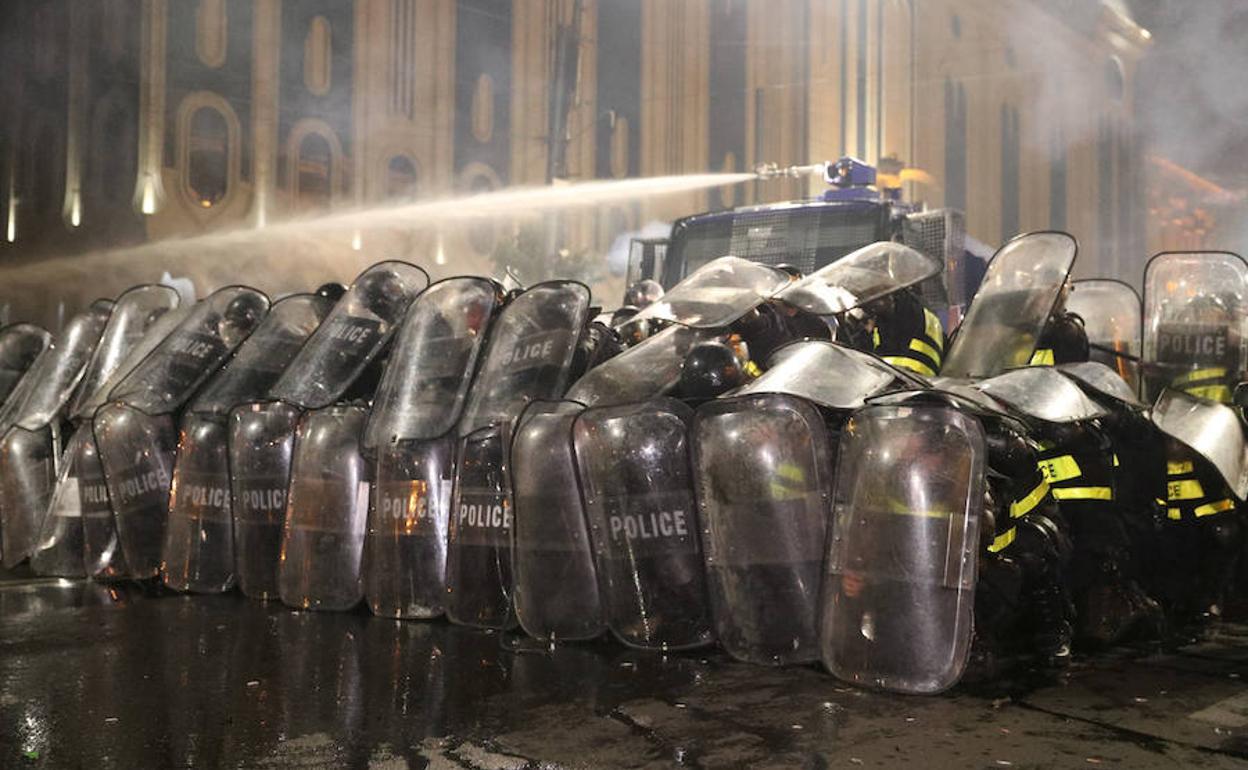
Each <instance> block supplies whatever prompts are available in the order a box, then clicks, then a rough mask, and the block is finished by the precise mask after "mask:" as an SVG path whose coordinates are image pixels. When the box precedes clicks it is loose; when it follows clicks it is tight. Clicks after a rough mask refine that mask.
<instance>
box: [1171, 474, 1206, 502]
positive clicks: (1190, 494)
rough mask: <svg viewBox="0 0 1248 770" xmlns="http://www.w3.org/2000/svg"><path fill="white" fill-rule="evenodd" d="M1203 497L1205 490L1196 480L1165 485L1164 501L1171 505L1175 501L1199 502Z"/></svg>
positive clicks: (1185, 480)
mask: <svg viewBox="0 0 1248 770" xmlns="http://www.w3.org/2000/svg"><path fill="white" fill-rule="evenodd" d="M1204 496H1205V488H1204V487H1202V486H1201V485H1200V482H1199V481H1197V480H1196V479H1182V480H1180V481H1170V482H1167V483H1166V499H1167V500H1169V501H1170V502H1172V503H1173V502H1174V501H1175V500H1199V499H1200V498H1202V497H1204Z"/></svg>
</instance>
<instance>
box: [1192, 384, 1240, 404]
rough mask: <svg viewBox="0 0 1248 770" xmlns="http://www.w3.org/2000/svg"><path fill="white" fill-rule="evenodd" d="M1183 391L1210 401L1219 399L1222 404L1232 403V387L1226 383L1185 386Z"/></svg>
mask: <svg viewBox="0 0 1248 770" xmlns="http://www.w3.org/2000/svg"><path fill="white" fill-rule="evenodd" d="M1183 391H1184V392H1185V393H1187V394H1188V395H1192V396H1195V397H1197V398H1203V399H1207V400H1209V401H1217V402H1218V403H1220V404H1229V403H1231V389H1230V387H1228V386H1226V385H1201V386H1198V387H1187V388H1183Z"/></svg>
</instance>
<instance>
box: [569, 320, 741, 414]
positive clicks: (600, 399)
mask: <svg viewBox="0 0 1248 770" xmlns="http://www.w3.org/2000/svg"><path fill="white" fill-rule="evenodd" d="M719 336H720V335H719V334H717V333H716V332H715V331H712V330H709V329H691V328H689V327H686V326H680V325H673V326H669V327H667V328H666V329H664V330H662V331H660V332H659V333H658V334H655V335H652V336H650V337H647V338H646V339H644V340H642V341H641V342H639V343H637V344H636V345H633V346H632V347H630V348H627V349H625V350H624V352H622V353H620V354H619V355H616V356H613V357H612V358H609V359H607V360H606V361H604V362H603V363H601V364H599V365H598V366H595V367H594V368H593V369H590V370H589V371H588V372H586V373H585V375H584V376H582V377H581V378H580V379H579V380H577V381H576V382H575V383H573V385H572V387H571V388H569V389H568V394H567V396H565V398H566V399H567V400H568V401H576V402H579V403H582V404H585V405H586V406H613V405H615V404H628V403H633V402H636V401H644V400H646V399H648V398H654V397H656V396H662V395H665V394H667V393H669V392H671V391H672V389H674V388H675V387H676V385H677V383H679V382H680V370H681V367H683V366H684V363H685V356H686V355H688V353H689V351H690V350H691V349H692V348H693V346H694V345H697V344H698V343H700V342H707V341H709V340H713V339H718V338H719Z"/></svg>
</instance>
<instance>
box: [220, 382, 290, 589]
mask: <svg viewBox="0 0 1248 770" xmlns="http://www.w3.org/2000/svg"><path fill="white" fill-rule="evenodd" d="M299 415H300V411H299V410H298V409H297V408H296V407H293V406H291V405H289V404H283V403H281V402H271V403H262V404H247V405H245V406H241V407H238V408H236V409H235V410H234V411H233V412H232V413H231V414H230V435H229V467H230V492H231V500H232V504H233V515H234V570H235V573H236V577H237V579H238V587H239V588H240V589H242V592H243V594H244V595H246V596H249V597H251V598H252V599H275V598H277V570H278V565H279V563H280V556H281V550H282V529H283V525H284V522H285V520H286V490H287V488H288V487H289V486H290V461H291V456H292V454H293V451H294V444H295V428H296V427H297V426H298V424H299Z"/></svg>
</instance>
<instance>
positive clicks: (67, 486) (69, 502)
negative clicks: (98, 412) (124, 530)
mask: <svg viewBox="0 0 1248 770" xmlns="http://www.w3.org/2000/svg"><path fill="white" fill-rule="evenodd" d="M88 463H92V464H94V466H95V468H94V473H92V472H91V470H92V469H89V468H88V467H87V465H88ZM103 487H104V479H103V476H102V475H101V474H100V473H99V461H98V460H97V459H95V441H94V439H93V438H92V437H91V425H90V423H88V424H86V425H83V426H81V427H80V428H78V430H76V431H74V435H73V436H71V437H70V439H69V444H68V445H67V446H66V447H65V453H64V454H63V455H62V459H61V468H60V472H59V473H58V474H57V478H56V487H55V489H54V491H53V493H52V501H51V503H50V504H49V505H48V512H47V515H46V516H44V517H43V526H42V527H41V528H40V530H39V537H38V538H37V539H36V541H35V549H34V553H32V554H31V557H30V565H31V568H32V569H34V571H35V573H36V574H38V575H46V576H56V577H66V578H74V577H79V578H80V577H85V576H86V574H87V573H86V567H85V564H84V560H85V558H86V554H87V544H86V540H85V526H84V522H83V514H85V513H86V512H88V511H92V512H96V511H98V510H99V509H101V508H102V509H103V511H104V513H105V514H106V515H107V517H108V522H109V525H110V526H109V529H110V532H111V529H112V527H111V525H112V516H113V512H112V509H110V508H109V507H108V492H107V491H106V490H105V489H104V488H103ZM92 497H94V499H92ZM101 500H102V503H103V504H102V505H101ZM107 539H108V540H111V541H113V542H114V543H115V542H116V535H110V536H109V537H108V538H107Z"/></svg>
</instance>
